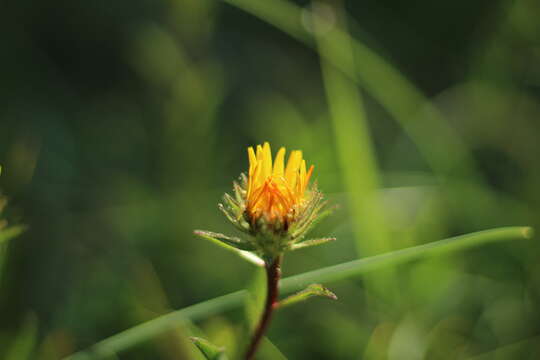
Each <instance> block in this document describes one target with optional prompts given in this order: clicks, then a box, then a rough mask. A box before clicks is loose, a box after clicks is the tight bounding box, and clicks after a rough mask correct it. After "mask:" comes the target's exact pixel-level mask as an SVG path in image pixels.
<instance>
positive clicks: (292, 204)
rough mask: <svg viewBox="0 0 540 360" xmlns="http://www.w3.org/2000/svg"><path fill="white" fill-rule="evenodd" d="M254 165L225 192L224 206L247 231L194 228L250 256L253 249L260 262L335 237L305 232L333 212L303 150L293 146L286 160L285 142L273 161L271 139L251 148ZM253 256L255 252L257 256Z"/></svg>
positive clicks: (206, 236)
mask: <svg viewBox="0 0 540 360" xmlns="http://www.w3.org/2000/svg"><path fill="white" fill-rule="evenodd" d="M248 158H249V171H248V174H247V176H246V175H245V174H241V175H240V178H239V181H234V182H233V189H234V192H233V196H231V195H229V194H227V193H225V194H224V195H223V203H221V204H219V205H218V206H219V209H220V210H221V211H222V212H223V214H225V216H226V217H227V219H228V220H229V221H230V222H231V223H232V224H233V225H234V226H235V227H236V228H237V229H238V230H240V231H241V232H242V233H244V234H245V235H244V236H240V237H236V236H227V235H224V234H220V233H215V232H211V231H204V230H196V231H195V234H197V235H199V236H201V237H203V238H205V239H209V240H212V241H214V242H218V243H221V244H225V245H226V246H227V247H229V248H233V249H236V250H239V251H240V254H241V255H242V256H243V257H245V256H246V252H251V254H252V255H253V256H255V257H258V258H259V261H258V263H259V264H260V262H261V261H262V262H265V261H267V260H272V259H275V258H276V256H279V255H281V254H283V253H284V252H285V251H291V250H297V249H302V248H305V247H308V246H314V245H319V244H323V243H326V242H328V241H332V240H335V239H334V238H320V239H306V238H305V235H306V234H307V233H308V232H309V230H310V229H311V228H312V227H313V226H314V225H315V224H316V223H317V222H319V221H320V220H321V219H323V218H324V217H326V216H327V215H329V214H330V213H331V212H332V208H330V209H329V208H327V207H326V205H327V202H326V201H324V200H323V194H322V193H321V192H320V191H318V190H317V187H316V185H315V184H313V185H310V184H309V180H310V178H311V174H312V173H313V165H312V166H310V167H309V170H307V169H306V161H305V160H304V159H303V158H302V152H301V151H299V150H295V151H292V152H291V154H290V155H289V159H288V161H287V166H285V148H283V147H282V148H281V149H279V151H278V152H277V154H276V157H275V159H274V160H273V161H272V152H271V151H270V144H268V143H267V142H265V143H264V145H262V146H261V145H258V146H257V148H256V150H254V149H253V147H249V148H248ZM253 256H251V257H250V258H252V257H253Z"/></svg>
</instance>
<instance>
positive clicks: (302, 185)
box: [298, 160, 306, 195]
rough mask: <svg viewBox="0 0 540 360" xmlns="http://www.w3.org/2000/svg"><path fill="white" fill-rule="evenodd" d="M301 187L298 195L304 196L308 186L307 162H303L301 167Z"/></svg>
mask: <svg viewBox="0 0 540 360" xmlns="http://www.w3.org/2000/svg"><path fill="white" fill-rule="evenodd" d="M299 183H300V187H299V188H298V195H302V194H303V192H304V187H305V184H306V160H302V166H300V181H299Z"/></svg>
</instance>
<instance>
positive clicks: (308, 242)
mask: <svg viewBox="0 0 540 360" xmlns="http://www.w3.org/2000/svg"><path fill="white" fill-rule="evenodd" d="M334 240H336V238H320V239H309V240H304V241H302V242H299V243H297V244H292V245H291V247H290V249H291V250H298V249H303V248H307V247H310V246H316V245H321V244H326V243H327V242H330V241H334Z"/></svg>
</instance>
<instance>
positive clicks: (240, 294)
mask: <svg viewBox="0 0 540 360" xmlns="http://www.w3.org/2000/svg"><path fill="white" fill-rule="evenodd" d="M532 236H533V230H532V228H530V227H519V226H515V227H505V228H498V229H492V230H484V231H479V232H475V233H471V234H467V235H462V236H457V237H452V238H448V239H444V240H439V241H435V242H432V243H428V244H424V245H419V246H414V247H410V248H406V249H402V250H397V251H393V252H390V253H387V254H382V255H377V256H372V257H369V258H365V259H360V260H354V261H349V262H346V263H342V264H339V265H334V266H329V267H325V268H322V269H318V270H314V271H310V272H307V273H303V274H299V275H295V276H291V277H288V278H285V279H283V280H282V281H281V283H280V289H281V292H282V293H283V294H288V293H291V292H294V291H298V290H300V289H302V288H304V287H305V286H306V285H308V284H311V283H313V282H322V283H330V282H334V281H339V280H344V279H348V278H351V277H355V276H361V275H363V274H365V273H368V272H370V271H374V270H377V269H381V268H385V267H386V266H390V265H396V264H402V263H405V262H407V261H411V260H417V259H422V258H429V257H432V256H440V255H445V254H451V253H454V252H457V251H461V250H466V249H469V248H473V247H476V246H480V245H484V244H489V243H493V242H498V241H504V240H517V239H530V238H532ZM246 296H247V292H246V291H245V290H240V291H236V292H233V293H230V294H227V295H223V296H220V297H217V298H214V299H211V300H207V301H203V302H201V303H198V304H194V305H191V306H188V307H185V308H183V309H180V310H177V311H173V312H171V313H169V314H166V315H163V316H160V317H158V318H156V319H153V320H150V321H147V322H145V323H142V324H140V325H137V326H134V327H132V328H130V329H127V330H124V331H122V332H120V333H118V334H116V335H113V336H111V337H109V338H107V339H104V340H102V341H100V342H98V343H96V344H95V345H94V346H92V347H91V348H90V349H88V350H84V351H81V352H78V353H76V354H73V355H71V356H68V357H66V358H64V360H88V359H103V358H105V357H106V356H107V355H109V354H111V353H117V352H120V351H122V350H125V349H128V348H130V347H132V346H135V345H137V344H139V343H141V342H144V341H147V340H149V339H151V338H153V337H155V336H157V335H159V334H162V333H164V332H166V331H168V330H171V329H174V328H176V327H177V326H178V324H180V323H183V322H185V321H187V320H191V321H196V320H200V319H204V318H207V317H209V316H212V315H215V314H218V313H222V312H224V311H227V310H231V309H234V308H236V307H238V306H240V305H242V304H243V303H244V300H245V298H246Z"/></svg>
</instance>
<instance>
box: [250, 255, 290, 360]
mask: <svg viewBox="0 0 540 360" xmlns="http://www.w3.org/2000/svg"><path fill="white" fill-rule="evenodd" d="M280 278H281V256H278V257H276V258H275V259H274V260H272V261H271V262H268V263H267V264H266V286H267V290H266V302H265V305H264V311H263V314H262V316H261V319H260V320H259V324H258V325H257V328H256V330H255V333H254V334H253V338H252V339H251V343H250V344H249V347H248V350H247V351H246V357H245V359H246V360H251V359H253V357H254V356H255V352H257V348H258V347H259V344H260V343H261V340H262V337H263V335H264V333H265V332H266V329H267V328H268V325H269V324H270V320H271V318H272V313H273V311H274V309H275V308H276V307H277V304H278V295H279V289H278V284H279V279H280Z"/></svg>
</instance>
